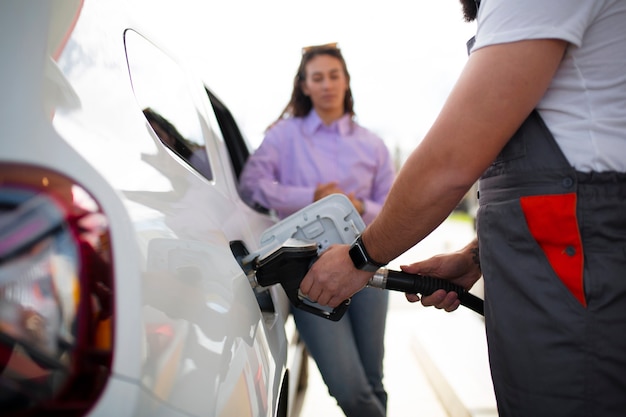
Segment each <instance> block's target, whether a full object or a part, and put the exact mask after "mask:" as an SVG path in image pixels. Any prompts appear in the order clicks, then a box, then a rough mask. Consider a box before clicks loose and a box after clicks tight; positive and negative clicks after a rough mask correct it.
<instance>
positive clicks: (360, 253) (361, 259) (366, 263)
mask: <svg viewBox="0 0 626 417" xmlns="http://www.w3.org/2000/svg"><path fill="white" fill-rule="evenodd" d="M349 254H350V259H352V263H353V264H354V266H355V268H357V269H360V270H362V271H368V272H376V271H377V270H378V269H379V268H382V267H383V266H385V264H381V263H379V262H376V261H375V260H373V259H372V258H371V257H370V256H369V254H368V253H367V250H365V245H363V240H362V239H361V235H359V236H357V238H356V239H355V240H354V242H352V246H350V251H349Z"/></svg>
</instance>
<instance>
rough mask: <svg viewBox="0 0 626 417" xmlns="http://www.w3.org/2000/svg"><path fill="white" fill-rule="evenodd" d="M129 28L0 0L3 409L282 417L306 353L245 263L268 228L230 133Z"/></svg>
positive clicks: (67, 0)
mask: <svg viewBox="0 0 626 417" xmlns="http://www.w3.org/2000/svg"><path fill="white" fill-rule="evenodd" d="M139 21H141V19H140V16H139V17H137V16H129V15H127V13H126V8H125V5H124V2H123V1H117V0H113V1H108V0H107V1H95V0H94V1H85V2H83V1H80V0H60V1H45V2H22V1H9V2H2V4H0V35H1V36H0V39H1V40H0V53H1V54H2V61H1V63H0V85H1V88H0V91H3V94H4V95H3V97H2V99H1V100H2V101H1V102H2V107H1V111H0V126H2V130H3V133H2V138H1V146H0V207H1V209H0V409H2V414H3V415H46V416H48V415H62V416H83V415H84V416H107V417H108V416H117V417H122V416H131V415H132V416H137V415H139V416H169V417H172V416H174V417H175V416H225V417H226V416H237V417H244V416H267V417H274V416H279V417H285V416H293V415H295V414H296V413H297V406H296V404H297V396H298V395H301V394H302V391H301V386H302V385H303V384H302V383H303V381H304V380H303V378H304V377H305V376H306V373H305V372H304V371H305V370H306V352H305V351H304V348H303V345H302V343H301V342H300V341H299V338H298V336H297V332H296V330H295V326H294V325H293V321H292V319H291V317H290V316H289V303H288V300H287V298H286V296H285V293H284V291H283V290H282V288H281V287H280V286H272V287H270V288H258V287H256V288H255V287H254V285H253V281H254V280H253V278H254V277H253V275H254V271H250V270H249V269H248V270H246V265H242V258H243V257H245V255H246V254H247V253H249V252H252V251H254V250H256V249H257V248H258V245H259V237H260V235H261V233H262V232H263V231H264V230H265V229H267V228H268V227H270V226H271V225H272V224H273V223H274V219H272V218H271V217H270V216H269V215H267V214H263V213H259V212H257V211H254V210H252V209H251V208H249V207H248V206H246V205H245V204H244V203H243V201H242V200H241V199H240V198H239V196H238V194H237V177H238V173H239V171H240V170H241V167H242V165H243V163H244V162H245V159H246V157H247V155H248V149H247V147H246V143H245V140H244V139H243V137H242V135H241V133H240V132H239V129H238V128H237V125H236V123H235V121H234V118H233V117H232V115H231V114H230V112H229V111H228V109H227V108H226V106H225V105H224V104H223V103H222V102H221V101H220V100H219V99H218V98H217V97H216V96H215V95H214V94H213V93H212V92H211V91H210V90H209V89H208V88H207V87H206V84H205V83H204V82H203V81H201V80H198V79H196V78H194V77H193V75H190V74H191V73H190V72H189V71H188V70H187V69H185V67H184V66H183V65H181V64H180V63H179V62H177V61H176V60H175V59H173V58H172V56H173V54H171V53H167V52H165V51H164V50H162V49H160V48H159V47H158V46H156V45H155V44H154V43H152V42H151V41H150V40H149V36H146V34H145V33H143V32H142V31H141V29H139V28H138V25H137V23H136V22H139ZM149 116H150V117H149ZM163 121H164V122H165V123H164V124H159V123H160V122H163ZM301 375H302V376H301ZM299 389H300V391H299Z"/></svg>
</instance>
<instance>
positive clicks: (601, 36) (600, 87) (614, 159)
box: [473, 0, 626, 172]
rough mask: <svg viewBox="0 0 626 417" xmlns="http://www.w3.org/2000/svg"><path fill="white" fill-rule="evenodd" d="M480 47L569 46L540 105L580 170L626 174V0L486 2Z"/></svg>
mask: <svg viewBox="0 0 626 417" xmlns="http://www.w3.org/2000/svg"><path fill="white" fill-rule="evenodd" d="M477 22H478V25H477V32H476V43H475V44H474V47H473V50H476V49H479V48H483V47H486V46H489V45H494V44H500V43H508V42H515V41H520V40H525V39H563V40H565V41H567V42H569V43H570V45H569V47H568V49H567V53H566V55H565V57H564V59H563V61H562V63H561V66H560V68H559V70H558V71H557V74H556V76H555V78H554V79H553V80H552V83H551V84H550V86H549V88H548V91H547V92H546V94H545V96H544V97H543V98H542V100H541V101H540V102H539V104H538V106H537V109H538V110H539V113H540V114H541V116H542V117H543V119H544V121H545V122H546V124H547V125H548V128H549V129H550V131H551V132H552V134H553V135H554V137H555V139H556V141H557V143H558V144H559V146H560V147H561V149H562V150H563V153H564V154H565V156H566V157H567V159H568V160H569V161H570V163H571V164H572V165H573V166H574V167H575V168H576V169H577V170H579V171H583V172H589V171H618V172H626V1H624V0H522V1H520V0H482V2H481V5H480V9H479V12H478V18H477Z"/></svg>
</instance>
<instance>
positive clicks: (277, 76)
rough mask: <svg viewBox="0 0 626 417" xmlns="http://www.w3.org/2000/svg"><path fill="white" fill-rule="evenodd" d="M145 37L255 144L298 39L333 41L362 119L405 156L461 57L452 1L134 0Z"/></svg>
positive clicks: (285, 95)
mask: <svg viewBox="0 0 626 417" xmlns="http://www.w3.org/2000/svg"><path fill="white" fill-rule="evenodd" d="M129 7H131V8H137V10H141V13H140V16H141V19H138V20H139V21H140V23H141V24H142V26H144V27H145V28H146V29H148V33H146V35H148V36H149V37H151V38H154V37H155V36H156V37H158V38H159V40H158V43H160V44H162V45H164V46H165V47H166V49H168V50H170V51H171V52H174V53H175V54H176V55H177V56H178V57H179V58H180V59H181V60H182V61H184V63H186V64H189V65H191V66H192V67H193V68H194V69H195V71H196V72H197V73H198V75H199V76H201V77H202V79H203V80H204V81H205V82H206V83H207V85H208V86H209V87H210V88H211V89H212V90H213V91H214V92H215V93H216V94H217V95H218V96H219V97H220V98H221V99H222V101H224V102H225V104H226V105H227V106H228V107H229V108H230V109H231V111H232V112H233V115H234V116H235V119H236V120H237V122H238V123H239V125H240V128H241V129H242V131H243V133H244V135H246V137H247V138H248V140H249V142H250V144H251V145H252V146H253V147H256V146H258V144H259V143H260V142H261V140H262V138H263V131H264V130H265V128H266V127H267V126H268V125H269V124H270V123H271V122H272V121H274V120H275V119H276V118H277V117H278V115H279V114H280V112H281V110H282V109H283V107H284V106H285V105H286V104H287V101H288V100H289V97H290V94H291V88H292V82H293V77H294V75H295V72H296V69H297V67H298V64H299V60H300V56H301V55H300V54H301V52H300V51H301V48H302V46H307V45H315V44H322V43H328V42H339V46H340V48H341V50H342V52H343V54H344V57H345V58H346V61H347V64H348V70H349V71H350V75H351V78H352V83H351V86H352V92H353V95H354V99H355V110H356V113H357V117H358V120H359V122H360V123H361V124H362V125H364V126H366V127H368V128H370V129H372V130H373V131H375V132H376V133H378V134H379V135H380V136H381V137H382V138H383V139H384V140H385V142H386V143H387V145H388V146H389V148H390V150H391V151H392V152H394V153H395V152H398V151H400V152H401V153H402V155H403V158H402V159H404V158H405V157H406V156H407V154H408V153H409V152H410V151H411V150H412V149H413V148H414V147H415V146H416V145H417V143H418V142H419V141H420V140H421V138H422V137H423V136H424V134H425V133H426V132H427V130H428V128H429V127H430V125H431V124H432V122H433V121H434V119H435V117H436V116H437V113H438V111H439V109H440V108H441V106H442V105H443V102H444V100H445V98H446V96H447V94H448V92H449V91H450V90H451V88H452V86H453V84H454V82H455V80H456V78H457V76H458V74H459V73H460V71H461V69H462V67H463V65H464V64H465V61H466V59H467V54H466V49H465V41H466V40H467V39H469V38H470V37H471V36H472V35H473V33H474V31H475V25H474V24H470V23H465V22H464V21H463V19H462V15H461V9H460V4H459V1H458V0H433V1H425V0H413V1H411V0H386V1H384V2H383V1H376V2H374V1H371V0H360V1H359V0H317V1H307V2H304V1H299V0H265V1H263V0H178V1H176V2H173V1H171V0H132V1H129Z"/></svg>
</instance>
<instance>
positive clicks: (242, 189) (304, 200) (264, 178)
mask: <svg viewBox="0 0 626 417" xmlns="http://www.w3.org/2000/svg"><path fill="white" fill-rule="evenodd" d="M280 149H281V147H280V138H279V136H277V135H275V134H274V133H273V132H272V130H270V131H269V132H268V133H267V135H266V137H265V138H264V139H263V142H262V143H261V145H260V146H259V148H258V149H257V150H256V151H255V152H254V153H253V154H252V155H250V157H249V158H248V160H247V161H246V164H245V166H244V169H243V171H242V172H241V176H240V178H239V193H240V195H241V198H242V199H243V200H244V201H245V202H246V203H247V204H248V205H250V206H251V207H254V206H256V205H260V206H262V207H265V208H267V209H273V210H276V212H277V213H278V215H279V217H285V216H287V215H288V214H291V213H293V212H296V211H297V210H299V209H300V208H302V207H304V206H306V205H308V204H311V203H312V202H313V195H314V193H315V188H314V187H310V186H295V185H285V184H281V182H280V178H279V175H280V174H279V173H280V165H279V164H280Z"/></svg>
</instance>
